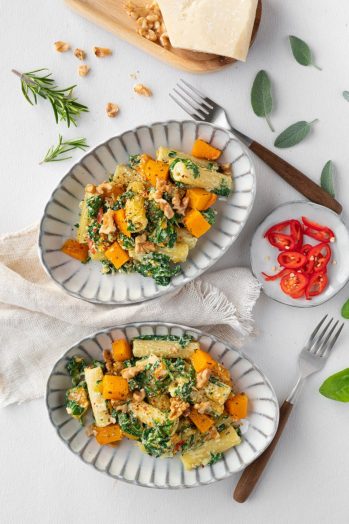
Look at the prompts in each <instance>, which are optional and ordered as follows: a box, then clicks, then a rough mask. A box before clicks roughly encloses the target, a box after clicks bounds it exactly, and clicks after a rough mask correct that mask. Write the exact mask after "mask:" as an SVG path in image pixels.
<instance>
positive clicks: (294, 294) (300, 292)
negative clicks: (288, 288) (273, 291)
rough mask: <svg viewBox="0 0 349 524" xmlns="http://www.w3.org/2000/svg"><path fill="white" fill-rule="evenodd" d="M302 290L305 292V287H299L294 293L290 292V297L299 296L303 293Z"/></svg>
mask: <svg viewBox="0 0 349 524" xmlns="http://www.w3.org/2000/svg"><path fill="white" fill-rule="evenodd" d="M304 292H305V289H304V288H303V289H300V290H299V291H297V292H296V293H292V294H291V295H290V297H292V298H301V297H302V296H303V295H304Z"/></svg>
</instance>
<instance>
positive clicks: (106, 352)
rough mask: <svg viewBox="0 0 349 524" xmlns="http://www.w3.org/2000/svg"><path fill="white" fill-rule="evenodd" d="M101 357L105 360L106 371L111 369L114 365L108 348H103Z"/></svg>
mask: <svg viewBox="0 0 349 524" xmlns="http://www.w3.org/2000/svg"><path fill="white" fill-rule="evenodd" d="M103 358H104V360H105V367H106V368H107V371H110V372H111V371H113V367H114V361H113V358H112V356H111V352H110V351H109V349H105V350H104V351H103Z"/></svg>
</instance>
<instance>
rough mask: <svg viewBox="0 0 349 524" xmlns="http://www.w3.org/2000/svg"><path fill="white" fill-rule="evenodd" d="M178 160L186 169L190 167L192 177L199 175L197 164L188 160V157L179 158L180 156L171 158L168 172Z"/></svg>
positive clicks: (171, 170)
mask: <svg viewBox="0 0 349 524" xmlns="http://www.w3.org/2000/svg"><path fill="white" fill-rule="evenodd" d="M178 162H183V164H184V165H185V167H186V168H187V169H190V171H191V172H192V173H193V177H194V178H198V177H199V176H200V169H199V166H198V165H197V164H195V162H193V161H192V160H190V158H180V157H177V158H175V159H174V160H173V162H171V164H170V172H171V173H172V172H173V169H174V167H175V165H176V164H178Z"/></svg>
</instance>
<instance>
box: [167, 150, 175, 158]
mask: <svg viewBox="0 0 349 524" xmlns="http://www.w3.org/2000/svg"><path fill="white" fill-rule="evenodd" d="M168 156H169V158H175V157H176V156H177V153H176V151H170V152H169V153H168Z"/></svg>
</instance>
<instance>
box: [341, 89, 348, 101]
mask: <svg viewBox="0 0 349 524" xmlns="http://www.w3.org/2000/svg"><path fill="white" fill-rule="evenodd" d="M342 94H343V98H345V100H346V101H347V102H349V91H343V93H342Z"/></svg>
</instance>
